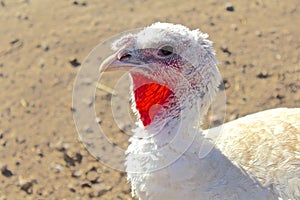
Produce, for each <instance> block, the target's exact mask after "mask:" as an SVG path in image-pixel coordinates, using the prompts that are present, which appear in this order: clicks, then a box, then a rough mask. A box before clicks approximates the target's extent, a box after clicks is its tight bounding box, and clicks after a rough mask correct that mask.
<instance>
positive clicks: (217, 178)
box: [100, 23, 300, 200]
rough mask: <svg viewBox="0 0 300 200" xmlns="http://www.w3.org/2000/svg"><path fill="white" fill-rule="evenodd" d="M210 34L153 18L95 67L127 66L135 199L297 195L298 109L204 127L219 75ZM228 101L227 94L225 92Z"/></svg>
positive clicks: (129, 165)
mask: <svg viewBox="0 0 300 200" xmlns="http://www.w3.org/2000/svg"><path fill="white" fill-rule="evenodd" d="M207 37H208V35H207V34H204V33H202V32H200V31H199V30H189V29H188V28H186V27H184V26H182V25H174V24H169V23H155V24H153V25H151V26H149V27H146V28H145V29H143V30H142V31H140V32H139V33H137V34H129V35H126V36H123V37H122V38H120V39H118V40H117V41H115V42H114V44H113V45H112V48H113V49H114V50H115V51H116V53H115V54H113V55H111V56H110V57H108V58H107V59H106V60H105V61H104V62H103V63H102V65H101V67H100V70H101V71H112V70H128V71H129V74H130V76H131V78H132V79H131V80H132V85H131V88H130V93H131V98H132V110H133V112H134V113H135V114H136V115H137V118H138V121H137V123H136V125H137V128H136V129H134V130H133V133H134V134H133V136H132V137H131V138H130V142H131V144H130V145H129V147H128V150H127V152H126V154H127V159H126V171H127V175H128V181H129V182H130V183H131V187H132V195H133V196H136V197H138V198H139V199H142V200H144V199H154V200H156V199H203V200H207V199H212V200H219V199H224V200H225V199H230V200H231V199H245V200H248V199H261V200H265V199H267V200H271V199H291V200H292V199H293V200H297V199H300V120H299V117H300V108H277V109H271V110H267V111H262V112H258V113H255V114H251V115H248V116H245V117H242V118H240V119H237V120H234V121H232V122H228V123H225V124H223V125H222V126H220V127H215V128H212V129H208V130H202V129H201V121H202V119H203V118H204V116H205V115H206V114H207V110H208V108H209V106H210V104H211V102H212V101H213V99H214V98H215V97H216V92H217V90H218V86H219V84H220V82H221V76H220V74H219V71H218V68H217V61H216V59H215V52H214V50H213V49H212V42H210V41H209V40H208V39H207ZM229 98H230V97H229Z"/></svg>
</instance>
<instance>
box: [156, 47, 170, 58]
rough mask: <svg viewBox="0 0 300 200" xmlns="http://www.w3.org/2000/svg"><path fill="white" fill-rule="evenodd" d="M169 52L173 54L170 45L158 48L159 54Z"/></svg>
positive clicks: (165, 54)
mask: <svg viewBox="0 0 300 200" xmlns="http://www.w3.org/2000/svg"><path fill="white" fill-rule="evenodd" d="M171 54H173V47H171V46H163V47H162V48H160V49H159V50H158V55H159V56H169V55H171Z"/></svg>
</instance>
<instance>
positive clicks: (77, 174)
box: [72, 170, 82, 178]
mask: <svg viewBox="0 0 300 200" xmlns="http://www.w3.org/2000/svg"><path fill="white" fill-rule="evenodd" d="M81 175H82V171H81V170H76V171H73V173H72V177H75V178H78V177H80V176H81Z"/></svg>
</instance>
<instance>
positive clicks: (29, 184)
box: [21, 182, 33, 194]
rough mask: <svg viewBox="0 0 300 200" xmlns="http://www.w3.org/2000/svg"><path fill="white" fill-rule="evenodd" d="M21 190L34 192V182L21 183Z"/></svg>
mask: <svg viewBox="0 0 300 200" xmlns="http://www.w3.org/2000/svg"><path fill="white" fill-rule="evenodd" d="M21 190H23V191H25V192H26V193H27V194H32V192H33V183H32V182H26V183H24V184H23V185H21Z"/></svg>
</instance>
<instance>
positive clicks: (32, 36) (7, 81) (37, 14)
mask: <svg viewBox="0 0 300 200" xmlns="http://www.w3.org/2000/svg"><path fill="white" fill-rule="evenodd" d="M226 3H227V1H222V0H207V1H196V0H192V1H175V0H174V1H173V0H165V1H149V0H141V1H138V0H127V1H126V0H120V1H108V0H102V1H96V0H79V1H73V0H64V1H53V0H42V1H41V0H0V89H1V95H0V169H1V174H0V200H5V199H7V200H14V199H53V200H54V199H59V200H61V199H92V198H94V199H131V195H130V186H129V185H128V184H127V183H126V174H125V173H123V172H119V171H117V170H114V169H111V168H109V167H107V166H105V165H104V164H102V163H101V162H98V161H97V160H96V159H94V158H93V157H92V156H91V155H90V154H89V153H88V152H87V151H86V149H85V148H84V146H83V145H82V144H81V143H80V142H79V140H78V134H77V131H76V128H75V125H74V121H73V117H72V110H71V106H72V89H73V83H74V80H75V77H76V74H77V72H78V70H79V68H80V66H79V64H80V63H82V62H83V60H84V58H85V57H86V56H87V55H88V53H89V52H90V51H91V50H92V49H93V48H94V47H95V46H96V45H97V44H99V43H100V42H102V41H104V40H105V39H107V38H109V37H110V36H112V35H115V34H117V33H119V32H122V31H125V30H129V29H132V28H138V27H144V26H147V25H150V24H151V23H153V22H156V21H162V22H172V23H180V24H184V25H186V26H188V27H189V28H191V29H195V28H199V29H200V30H202V31H203V32H207V33H209V35H210V39H211V40H212V41H214V48H215V50H216V51H217V58H218V60H219V61H220V65H219V67H220V71H221V73H222V75H223V78H224V82H225V87H226V94H227V115H226V120H229V121H230V120H233V119H235V118H238V117H241V116H244V115H246V114H249V113H253V112H257V111H260V110H264V109H268V108H275V107H299V106H300V53H299V52H300V28H299V27H300V24H299V19H300V2H299V1H298V0H287V1H278V0H253V1H231V5H229V4H226ZM99 95H100V96H101V95H106V94H105V92H103V91H100V92H99ZM100 107H101V108H100ZM100 107H99V109H102V111H101V113H102V114H103V113H104V115H105V112H106V111H107V112H108V106H107V105H103V106H101V105H100ZM109 137H112V138H114V139H115V140H116V143H118V141H123V140H124V138H123V137H122V131H120V130H118V129H116V128H112V129H111V135H110V136H109Z"/></svg>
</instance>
